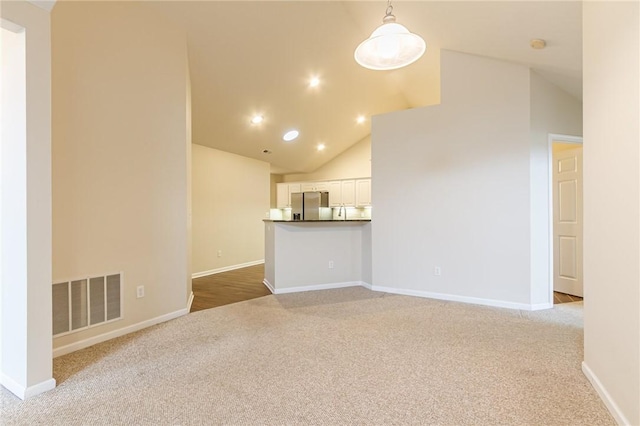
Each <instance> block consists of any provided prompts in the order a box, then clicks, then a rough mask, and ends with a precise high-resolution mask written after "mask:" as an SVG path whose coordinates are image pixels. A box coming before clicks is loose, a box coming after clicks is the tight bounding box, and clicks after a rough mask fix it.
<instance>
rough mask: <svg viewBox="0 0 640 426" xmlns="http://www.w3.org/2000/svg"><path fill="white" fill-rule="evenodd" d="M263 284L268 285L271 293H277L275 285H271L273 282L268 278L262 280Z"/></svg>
mask: <svg viewBox="0 0 640 426" xmlns="http://www.w3.org/2000/svg"><path fill="white" fill-rule="evenodd" d="M262 284H264V285H266V286H267V288H268V289H269V291H270V292H271V294H275V293H276V290H275V289H274V288H273V286H272V285H271V283H270V282H269V280H267V279H266V278H265V279H263V280H262Z"/></svg>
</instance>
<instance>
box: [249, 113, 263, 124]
mask: <svg viewBox="0 0 640 426" xmlns="http://www.w3.org/2000/svg"><path fill="white" fill-rule="evenodd" d="M263 121H264V117H263V116H261V115H260V114H256V115H254V116H253V118H251V123H252V124H260V123H262V122H263Z"/></svg>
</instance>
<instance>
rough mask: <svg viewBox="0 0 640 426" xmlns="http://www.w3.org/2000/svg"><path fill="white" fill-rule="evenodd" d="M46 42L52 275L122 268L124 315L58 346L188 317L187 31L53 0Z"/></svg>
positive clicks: (138, 15)
mask: <svg viewBox="0 0 640 426" xmlns="http://www.w3.org/2000/svg"><path fill="white" fill-rule="evenodd" d="M52 41H53V43H52V54H53V62H52V82H53V142H52V150H53V253H54V254H53V278H54V280H55V281H58V280H65V279H74V278H79V277H87V276H93V275H94V274H103V273H110V272H114V271H122V272H123V273H124V288H123V292H124V307H123V309H124V319H123V320H121V321H117V322H114V323H110V324H106V325H103V326H98V327H95V328H91V329H89V330H86V331H82V332H79V333H74V334H70V335H67V336H63V337H60V338H57V339H55V341H54V346H55V347H61V346H63V345H70V344H77V342H79V341H82V340H83V339H90V338H95V336H97V335H100V334H103V333H107V332H111V333H114V332H116V331H117V330H125V329H126V330H129V331H131V330H132V328H131V327H134V326H136V325H137V324H142V323H144V324H147V325H149V323H150V322H152V321H154V320H155V319H158V318H167V317H168V316H172V315H179V314H183V313H186V310H185V309H186V305H187V301H188V297H189V294H190V282H189V280H188V276H189V266H190V259H189V258H188V253H189V248H188V221H189V218H188V192H187V191H188V177H189V170H188V165H189V163H190V159H189V158H188V155H189V145H190V141H189V140H188V130H189V129H188V128H189V125H188V105H187V103H188V78H187V77H188V67H187V46H186V35H185V34H184V33H183V32H182V31H180V30H178V29H176V28H175V27H173V26H172V25H171V24H170V23H169V22H167V21H166V20H164V19H163V18H161V17H160V16H155V15H154V14H153V13H151V12H150V11H149V9H148V8H143V7H142V6H140V5H139V4H136V3H133V2H59V3H58V4H57V5H56V7H55V8H54V10H53V12H52ZM140 285H143V286H145V293H146V294H145V297H144V298H140V299H137V298H136V287H137V286H140ZM127 327H128V328H127ZM48 332H49V333H50V332H51V330H49V331H48ZM111 336H113V334H111Z"/></svg>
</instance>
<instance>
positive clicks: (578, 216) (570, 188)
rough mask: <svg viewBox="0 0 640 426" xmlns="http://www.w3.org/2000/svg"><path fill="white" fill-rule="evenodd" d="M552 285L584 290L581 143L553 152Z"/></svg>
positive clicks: (579, 293) (561, 289)
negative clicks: (576, 146)
mask: <svg viewBox="0 0 640 426" xmlns="http://www.w3.org/2000/svg"><path fill="white" fill-rule="evenodd" d="M553 289H554V290H555V291H559V292H561V293H567V294H572V295H574V296H580V297H582V296H583V292H582V146H579V147H578V148H572V149H568V150H563V151H559V152H554V154H553Z"/></svg>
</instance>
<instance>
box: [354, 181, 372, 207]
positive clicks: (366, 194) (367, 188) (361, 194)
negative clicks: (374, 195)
mask: <svg viewBox="0 0 640 426" xmlns="http://www.w3.org/2000/svg"><path fill="white" fill-rule="evenodd" d="M370 205H371V179H358V180H356V207H367V206H370Z"/></svg>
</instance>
